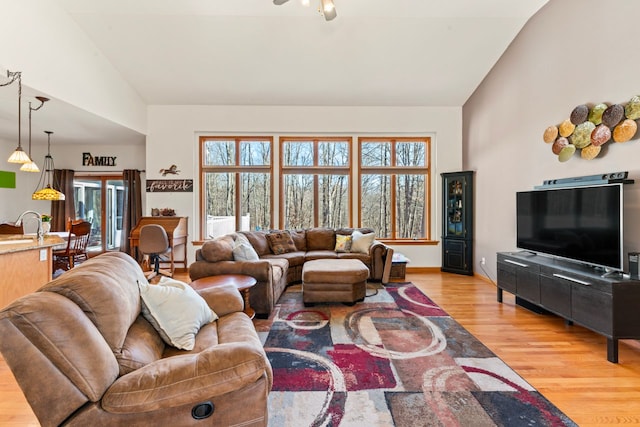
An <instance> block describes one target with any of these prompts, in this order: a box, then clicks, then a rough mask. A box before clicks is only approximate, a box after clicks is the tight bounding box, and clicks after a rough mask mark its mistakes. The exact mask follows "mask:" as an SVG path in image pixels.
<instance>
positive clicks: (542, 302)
mask: <svg viewBox="0 0 640 427" xmlns="http://www.w3.org/2000/svg"><path fill="white" fill-rule="evenodd" d="M497 271H498V283H497V285H498V295H497V298H498V302H502V292H503V291H507V292H510V293H512V294H514V295H515V296H516V297H517V298H519V299H522V300H524V301H526V302H527V303H531V304H533V305H534V306H535V307H540V308H542V309H544V310H547V311H549V312H551V313H554V314H556V315H558V316H560V317H563V318H564V319H566V320H567V322H568V323H569V324H571V323H573V322H575V323H577V324H579V325H582V326H584V327H586V328H588V329H591V330H592V331H594V332H597V333H599V334H602V335H604V336H605V337H606V338H607V360H608V361H609V362H612V363H618V340H619V339H639V338H640V309H638V308H639V307H640V280H630V279H628V278H624V277H623V276H622V275H621V274H618V273H616V274H611V275H603V273H604V272H599V271H597V270H595V269H593V268H591V267H589V266H583V265H581V264H578V263H573V262H570V261H564V260H560V259H556V258H551V257H547V256H544V255H535V254H532V253H530V252H498V261H497Z"/></svg>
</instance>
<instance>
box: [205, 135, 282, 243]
mask: <svg viewBox="0 0 640 427" xmlns="http://www.w3.org/2000/svg"><path fill="white" fill-rule="evenodd" d="M272 143H273V138H271V137H246V138H243V137H203V138H201V139H200V145H201V150H200V159H201V162H200V167H201V182H202V185H201V190H202V194H201V201H202V203H201V212H202V214H201V218H202V224H201V230H202V234H203V236H202V238H204V239H209V238H213V237H217V236H221V235H223V234H227V233H230V232H233V231H236V230H261V229H270V228H271V222H272V215H271V212H272V203H271V182H272V176H271V175H272V169H271V162H272V153H271V151H272V150H271V146H272Z"/></svg>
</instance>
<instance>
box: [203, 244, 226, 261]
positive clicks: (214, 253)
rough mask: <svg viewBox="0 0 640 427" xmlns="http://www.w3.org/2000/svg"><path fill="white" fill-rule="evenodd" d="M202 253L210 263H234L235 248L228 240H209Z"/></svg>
mask: <svg viewBox="0 0 640 427" xmlns="http://www.w3.org/2000/svg"><path fill="white" fill-rule="evenodd" d="M200 253H201V254H202V258H204V259H205V260H207V261H209V262H218V261H233V246H232V245H231V244H230V243H229V241H227V240H226V239H213V240H207V241H206V242H204V244H203V245H202V248H201V249H200Z"/></svg>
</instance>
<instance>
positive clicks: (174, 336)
mask: <svg viewBox="0 0 640 427" xmlns="http://www.w3.org/2000/svg"><path fill="white" fill-rule="evenodd" d="M138 287H139V288H140V296H141V297H142V310H141V311H142V316H143V317H144V318H145V319H147V320H148V321H149V323H151V325H153V327H154V328H155V329H156V331H158V333H159V334H160V336H161V337H162V339H163V340H164V342H166V343H167V344H169V345H172V346H174V347H176V348H179V349H182V350H193V347H194V345H195V341H196V334H197V333H198V331H199V330H200V328H201V327H202V326H204V325H206V324H207V323H210V322H213V321H214V320H216V319H217V318H218V315H217V314H216V313H214V312H213V310H211V308H210V307H209V306H208V305H207V303H206V301H205V300H204V298H202V297H201V296H200V295H199V294H198V293H197V292H196V291H195V290H194V289H193V288H192V287H191V286H189V285H187V284H186V283H184V282H181V281H179V280H175V279H170V278H167V277H162V278H161V279H160V282H159V283H158V284H157V285H150V284H149V283H146V282H140V281H138Z"/></svg>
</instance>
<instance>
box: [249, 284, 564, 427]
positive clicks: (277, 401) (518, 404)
mask: <svg viewBox="0 0 640 427" xmlns="http://www.w3.org/2000/svg"><path fill="white" fill-rule="evenodd" d="M368 294H374V295H372V296H368V297H367V298H366V299H365V301H364V302H362V303H358V304H356V305H354V306H351V307H350V306H347V305H345V304H336V303H328V304H317V305H316V306H314V307H309V308H305V307H304V305H303V304H302V293H301V288H300V286H294V287H290V288H289V289H288V290H287V292H285V294H283V296H282V297H281V299H280V301H279V302H278V305H277V308H276V310H275V311H274V313H273V314H272V316H271V318H270V319H268V320H257V321H256V328H257V329H258V331H259V332H260V333H261V335H262V338H263V341H264V346H265V349H266V350H267V353H268V356H269V360H270V361H271V364H272V366H273V371H274V384H273V390H272V392H271V394H270V395H269V425H270V426H338V425H340V426H393V425H396V426H474V427H475V426H496V425H498V426H575V425H576V424H575V423H574V422H573V421H571V420H570V419H569V418H568V417H567V416H566V415H565V414H563V413H562V412H561V411H560V410H559V409H558V408H556V407H555V406H554V405H553V404H551V403H550V402H549V401H548V400H547V399H545V398H544V396H542V395H541V394H540V393H538V392H537V391H536V390H535V389H534V388H533V387H531V386H530V385H529V384H528V383H527V382H526V381H524V380H523V379H522V378H521V377H520V376H518V375H517V374H516V373H515V372H514V371H513V370H512V369H511V368H509V366H507V365H506V364H505V363H504V362H503V361H502V360H500V359H499V358H498V357H496V355H495V354H493V353H492V352H491V351H490V350H489V349H488V348H486V347H485V346H484V345H483V344H482V343H481V342H480V341H478V340H477V339H476V338H475V337H474V336H473V335H471V334H470V333H469V332H467V331H466V330H465V329H464V328H463V327H462V326H460V325H459V324H458V323H457V322H456V321H455V320H453V319H452V318H451V317H450V316H448V315H447V313H445V312H444V311H443V310H442V309H441V308H440V307H438V306H437V305H436V304H435V303H434V302H433V301H431V300H430V299H429V298H427V297H426V296H425V295H424V294H423V293H422V292H421V291H420V290H419V289H418V288H416V287H415V286H414V285H412V284H411V283H392V284H389V285H388V286H386V287H384V288H383V287H378V288H375V286H374V287H373V288H372V287H371V285H369V289H368Z"/></svg>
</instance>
